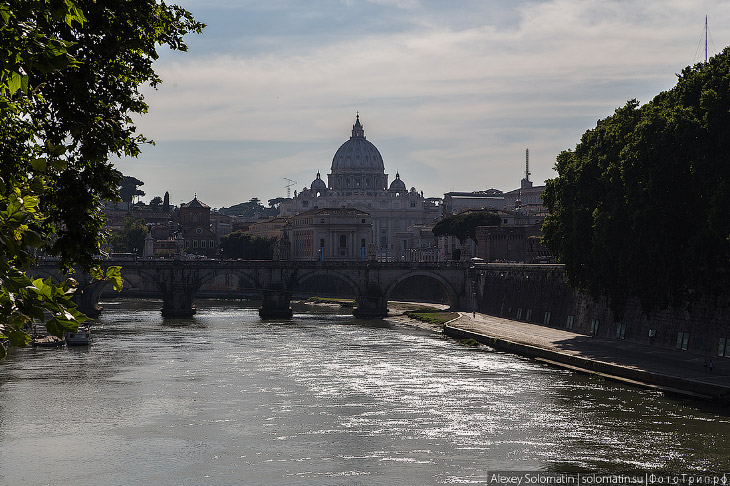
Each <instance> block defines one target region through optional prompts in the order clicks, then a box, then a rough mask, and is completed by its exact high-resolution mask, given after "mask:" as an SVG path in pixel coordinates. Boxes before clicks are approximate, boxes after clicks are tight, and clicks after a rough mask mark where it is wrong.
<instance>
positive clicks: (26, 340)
mask: <svg viewBox="0 0 730 486" xmlns="http://www.w3.org/2000/svg"><path fill="white" fill-rule="evenodd" d="M8 334H9V336H8V337H9V342H10V345H11V346H15V347H19V348H22V347H24V346H27V345H28V344H30V341H31V337H30V335H29V334H28V333H27V332H25V331H22V330H19V329H13V330H12V331H11V332H10V333H8Z"/></svg>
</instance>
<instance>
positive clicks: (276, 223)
mask: <svg viewBox="0 0 730 486" xmlns="http://www.w3.org/2000/svg"><path fill="white" fill-rule="evenodd" d="M288 223H289V218H283V217H281V216H277V217H275V218H267V219H262V220H259V221H256V222H253V223H250V224H249V226H248V228H247V229H246V230H245V231H246V233H249V234H252V235H253V236H261V237H264V238H280V237H281V232H282V231H283V230H284V228H286V226H287V224H288Z"/></svg>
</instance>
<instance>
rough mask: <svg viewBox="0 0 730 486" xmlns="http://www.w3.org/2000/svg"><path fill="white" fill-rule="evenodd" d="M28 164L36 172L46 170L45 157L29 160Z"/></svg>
mask: <svg viewBox="0 0 730 486" xmlns="http://www.w3.org/2000/svg"><path fill="white" fill-rule="evenodd" d="M30 165H31V166H32V167H33V169H34V170H36V171H37V172H45V171H46V159H45V158H38V159H33V160H31V161H30Z"/></svg>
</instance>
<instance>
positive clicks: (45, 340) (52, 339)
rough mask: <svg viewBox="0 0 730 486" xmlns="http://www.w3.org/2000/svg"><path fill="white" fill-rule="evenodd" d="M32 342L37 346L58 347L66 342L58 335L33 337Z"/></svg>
mask: <svg viewBox="0 0 730 486" xmlns="http://www.w3.org/2000/svg"><path fill="white" fill-rule="evenodd" d="M30 344H31V345H32V346H34V347H37V348H57V347H59V346H63V345H64V344H65V342H64V340H63V339H61V338H60V337H58V336H41V337H35V338H33V340H32V341H31V342H30Z"/></svg>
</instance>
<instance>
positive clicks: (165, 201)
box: [162, 191, 170, 213]
mask: <svg viewBox="0 0 730 486" xmlns="http://www.w3.org/2000/svg"><path fill="white" fill-rule="evenodd" d="M162 211H163V212H165V213H169V212H170V193H169V192H167V191H165V197H164V199H163V200H162Z"/></svg>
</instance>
